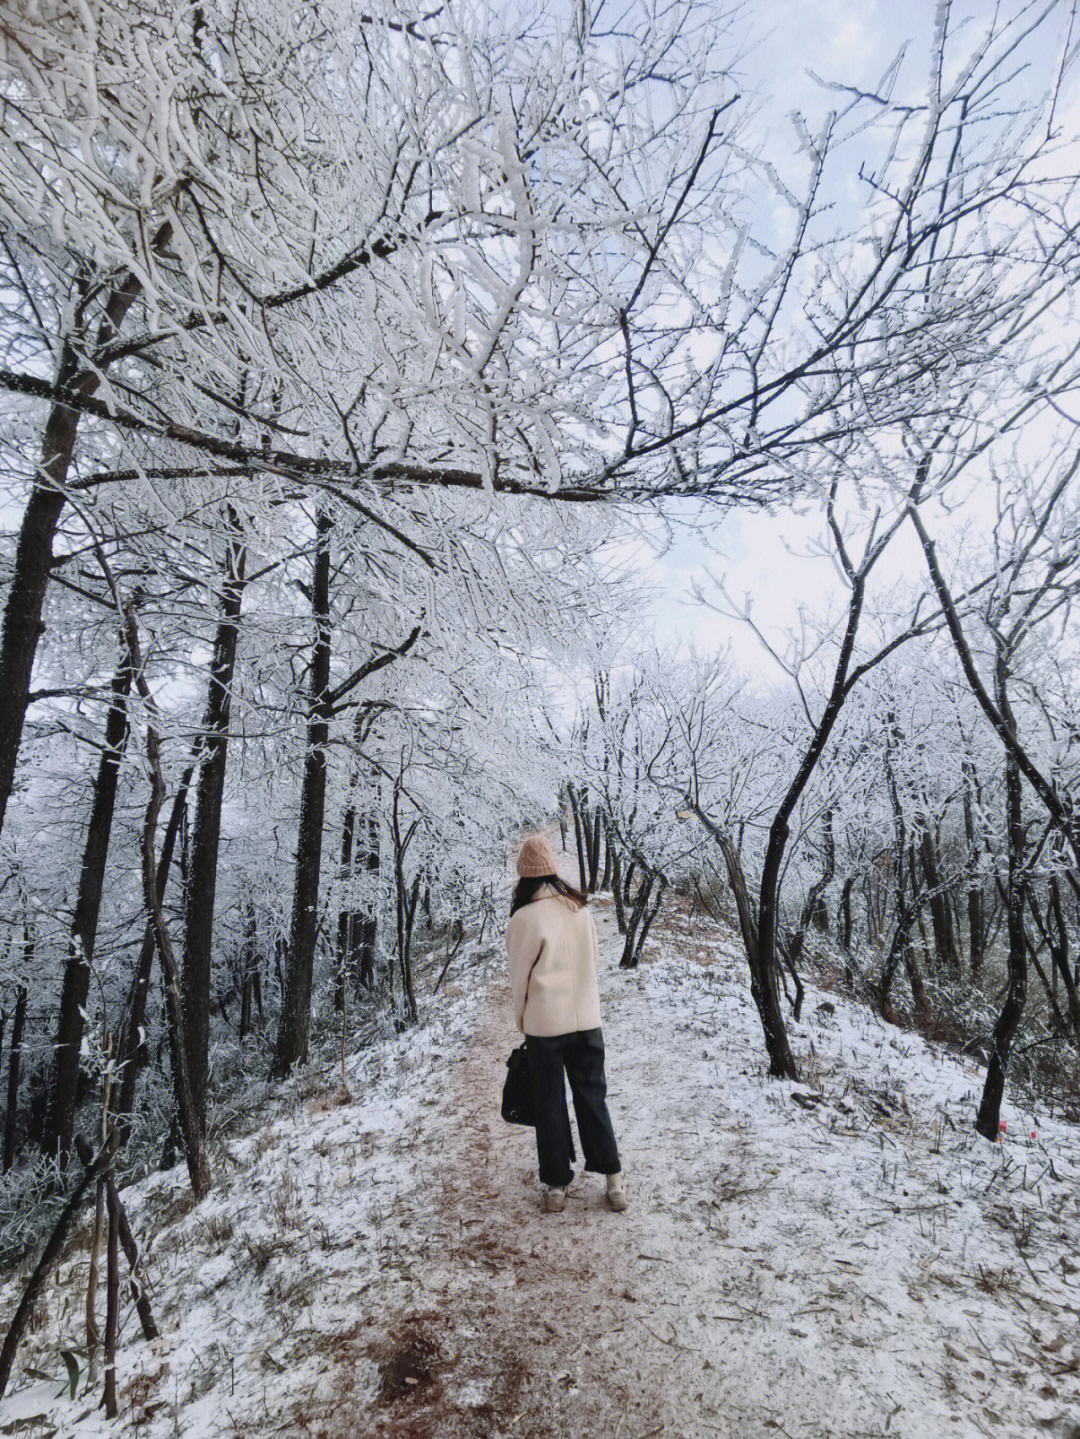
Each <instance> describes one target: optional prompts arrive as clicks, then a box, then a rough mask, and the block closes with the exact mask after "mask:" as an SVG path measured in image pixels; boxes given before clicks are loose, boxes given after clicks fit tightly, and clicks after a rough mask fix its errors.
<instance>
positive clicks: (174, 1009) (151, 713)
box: [124, 606, 210, 1199]
mask: <svg viewBox="0 0 1080 1439" xmlns="http://www.w3.org/2000/svg"><path fill="white" fill-rule="evenodd" d="M124 622H125V633H126V635H127V643H128V652H129V654H130V656H131V667H132V671H133V673H134V676H135V682H136V685H137V686H138V690H139V694H140V695H141V697H142V700H143V703H144V705H145V706H146V710H147V721H146V758H147V763H148V766H149V769H150V798H149V800H148V801H147V805H146V815H145V818H144V820H143V831H142V888H143V903H144V904H145V905H146V908H147V911H148V912H149V915H150V920H151V923H152V924H153V927H154V942H155V944H156V946H157V952H158V958H159V959H160V961H161V971H162V976H163V978H164V987H165V1003H166V1008H167V1012H168V1019H169V1022H168V1031H169V1049H170V1052H171V1058H172V1068H173V1091H174V1094H175V1097H176V1117H177V1122H178V1123H179V1126H180V1132H181V1134H182V1135H183V1138H184V1150H185V1155H186V1158H187V1166H188V1174H189V1176H190V1179H191V1188H192V1191H193V1193H194V1195H195V1198H196V1199H201V1198H202V1197H203V1195H204V1194H206V1193H207V1191H208V1190H209V1188H210V1165H209V1162H208V1161H207V1157H206V1147H205V1144H204V1141H203V1132H202V1126H201V1125H200V1123H199V1117H198V1113H197V1111H196V1108H195V1099H194V1096H193V1095H192V1092H191V1076H190V1074H189V1073H188V1062H187V1053H188V1051H187V1044H186V1041H185V1037H184V1007H183V1001H182V999H181V995H180V967H179V965H178V964H177V962H176V951H175V950H174V949H173V943H172V936H171V935H170V934H169V928H168V925H167V924H166V923H165V913H164V910H163V909H162V901H161V899H160V897H159V892H158V866H157V862H156V860H155V857H154V849H155V841H156V836H157V822H158V815H159V814H160V813H161V806H162V803H163V802H164V799H165V780H164V777H163V776H162V772H161V753H160V742H159V740H158V735H157V730H156V728H155V726H154V718H155V716H156V712H157V710H156V706H155V704H154V697H153V695H152V694H151V693H150V687H149V685H148V684H147V683H146V676H145V675H144V674H143V672H142V657H141V654H140V651H139V635H138V630H137V629H136V625H135V615H134V610H133V609H132V608H131V607H130V606H129V607H128V608H127V609H126V610H125V611H124Z"/></svg>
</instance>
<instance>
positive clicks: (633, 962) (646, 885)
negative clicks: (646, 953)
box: [619, 871, 667, 969]
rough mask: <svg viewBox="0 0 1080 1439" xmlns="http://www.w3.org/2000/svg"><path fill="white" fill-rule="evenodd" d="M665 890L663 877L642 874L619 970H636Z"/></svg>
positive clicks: (665, 882) (649, 873)
mask: <svg viewBox="0 0 1080 1439" xmlns="http://www.w3.org/2000/svg"><path fill="white" fill-rule="evenodd" d="M654 886H655V888H654ZM666 888H667V880H666V879H665V878H664V877H663V875H658V874H654V873H652V872H651V871H643V872H642V876H641V884H640V886H639V888H638V893H637V897H636V898H635V900H634V905H633V909H632V910H631V912H630V919H629V922H628V924H627V926H626V942H625V944H624V945H623V952H622V958H621V959H620V960H619V968H620V969H636V968H637V966H638V961H639V960H640V959H641V952H642V950H643V949H644V948H645V941H646V940H647V939H648V937H649V930H650V929H651V928H652V923H653V920H654V919H655V918H656V916H657V913H658V912H659V909H660V905H661V902H662V901H663V898H664V890H665V889H666ZM650 901H651V902H650Z"/></svg>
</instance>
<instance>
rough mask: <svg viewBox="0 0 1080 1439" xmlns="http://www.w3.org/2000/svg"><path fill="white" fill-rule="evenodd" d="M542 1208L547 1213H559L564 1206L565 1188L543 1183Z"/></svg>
mask: <svg viewBox="0 0 1080 1439" xmlns="http://www.w3.org/2000/svg"><path fill="white" fill-rule="evenodd" d="M544 1208H545V1209H546V1210H547V1212H548V1213H549V1214H561V1213H562V1212H563V1210H564V1209H565V1208H566V1190H565V1189H554V1188H552V1187H551V1185H549V1184H545V1185H544Z"/></svg>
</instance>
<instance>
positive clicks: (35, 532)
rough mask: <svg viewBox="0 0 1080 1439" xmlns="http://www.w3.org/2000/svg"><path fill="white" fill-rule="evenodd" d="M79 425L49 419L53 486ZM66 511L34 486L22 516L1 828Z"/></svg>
mask: <svg viewBox="0 0 1080 1439" xmlns="http://www.w3.org/2000/svg"><path fill="white" fill-rule="evenodd" d="M77 424H78V416H77V415H76V414H75V413H74V412H72V411H69V410H65V409H62V408H61V407H60V406H56V407H55V408H54V409H53V411H52V413H51V414H50V415H49V419H48V423H47V424H46V426H45V444H44V446H43V456H42V468H43V470H44V471H45V473H46V474H47V475H48V476H49V477H50V479H51V480H52V482H53V483H54V484H60V485H62V484H63V482H64V479H65V478H66V476H67V471H68V467H69V465H70V463H71V455H72V451H73V449H74V446H75V429H76V426H77ZM63 509H64V496H63V493H62V492H61V491H60V490H59V489H52V488H49V489H46V488H41V487H37V486H35V488H34V489H33V490H32V491H31V494H30V499H29V502H28V503H27V506H26V510H25V512H24V513H23V518H22V525H21V527H20V529H19V540H18V544H17V546H16V549H15V565H14V568H13V570H12V573H11V587H10V589H9V591H8V601H7V606H6V608H5V610H4V625H3V631H2V635H0V829H2V827H3V823H4V816H5V814H6V812H7V804H8V800H9V799H10V798H11V790H12V786H13V784H14V782H15V762H16V760H17V759H18V755H19V745H20V743H21V741H22V732H23V725H24V723H25V721H26V710H27V705H28V703H29V695H30V677H31V674H32V672H33V668H34V656H35V655H36V654H37V647H38V641H39V640H40V638H41V635H42V631H43V629H44V626H43V624H42V612H43V610H44V607H45V591H46V589H47V588H48V584H49V574H50V571H51V569H52V559H53V541H54V539H55V538H56V529H57V526H58V525H59V523H60V516H61V514H62V513H63Z"/></svg>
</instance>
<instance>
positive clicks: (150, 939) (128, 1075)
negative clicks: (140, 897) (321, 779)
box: [114, 741, 198, 1150]
mask: <svg viewBox="0 0 1080 1439" xmlns="http://www.w3.org/2000/svg"><path fill="white" fill-rule="evenodd" d="M197 751H198V741H196V752H197ZM194 773H195V759H194V756H193V757H192V762H191V763H190V764H189V765H188V767H187V769H186V770H185V771H184V773H183V775H182V776H181V779H180V785H179V788H178V789H177V791H176V797H175V799H174V800H173V805H172V810H171V812H170V814H169V821H168V823H167V824H166V826H165V834H164V837H163V839H162V841H161V855H160V857H159V859H158V862H157V896H158V903H159V904H162V905H163V904H164V903H165V890H166V887H167V885H168V881H169V870H170V869H171V867H172V858H173V851H174V849H175V848H176V836H177V833H178V832H179V829H180V818H181V815H182V814H183V813H185V811H186V808H187V796H188V790H189V788H190V787H191V780H192V777H193V775H194ZM154 948H155V945H154V926H153V922H152V921H151V920H149V919H148V920H147V921H146V925H145V928H144V929H143V938H142V945H141V946H140V949H139V957H138V960H137V961H136V964H135V973H134V974H133V975H132V978H131V987H130V989H129V990H128V998H127V1004H126V1005H125V1007H124V1019H123V1023H122V1024H121V1027H120V1043H119V1046H118V1048H117V1063H118V1067H119V1073H120V1090H119V1094H118V1096H117V1100H116V1107H115V1110H114V1117H115V1124H116V1128H117V1144H118V1147H119V1149H121V1150H122V1149H123V1148H124V1146H125V1145H126V1144H127V1142H128V1139H129V1137H130V1134H131V1115H132V1113H133V1111H134V1109H135V1087H136V1085H137V1083H138V1079H139V1071H140V1070H141V1068H142V1066H143V1063H144V1062H145V1057H146V1048H145V1045H144V1044H143V1042H142V1039H141V1034H142V1030H143V1026H144V1024H145V1022H146V1000H147V995H148V994H149V992H150V976H151V973H152V971H153V966H154Z"/></svg>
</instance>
